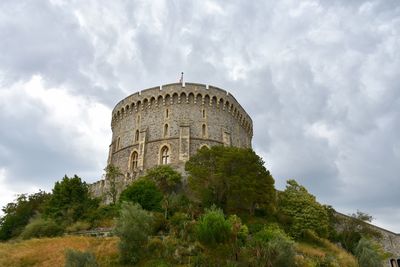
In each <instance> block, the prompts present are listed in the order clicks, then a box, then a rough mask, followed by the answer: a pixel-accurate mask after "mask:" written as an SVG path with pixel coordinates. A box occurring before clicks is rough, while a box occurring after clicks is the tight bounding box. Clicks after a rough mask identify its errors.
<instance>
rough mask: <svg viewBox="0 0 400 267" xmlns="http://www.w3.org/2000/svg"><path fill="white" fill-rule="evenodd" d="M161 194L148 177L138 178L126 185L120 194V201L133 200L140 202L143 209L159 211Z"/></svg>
mask: <svg viewBox="0 0 400 267" xmlns="http://www.w3.org/2000/svg"><path fill="white" fill-rule="evenodd" d="M162 199H163V194H162V193H161V191H160V190H159V189H158V188H157V186H156V184H155V183H154V182H153V181H151V180H148V179H144V178H142V179H139V180H137V181H135V182H133V183H132V184H131V185H130V186H128V187H127V188H126V189H125V190H124V191H123V192H122V193H121V196H120V201H121V202H123V201H126V202H134V203H138V204H140V205H141V206H142V207H143V209H145V210H151V211H161V210H162V209H161V200H162Z"/></svg>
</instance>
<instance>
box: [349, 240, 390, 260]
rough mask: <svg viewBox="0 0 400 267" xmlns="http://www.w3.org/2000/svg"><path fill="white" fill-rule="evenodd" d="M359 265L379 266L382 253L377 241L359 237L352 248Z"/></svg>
mask: <svg viewBox="0 0 400 267" xmlns="http://www.w3.org/2000/svg"><path fill="white" fill-rule="evenodd" d="M354 254H355V256H356V257H357V260H358V264H359V265H360V267H381V266H383V265H382V262H383V253H382V252H381V249H380V247H379V245H378V244H377V243H375V242H374V241H372V240H369V239H367V238H364V237H363V238H361V239H360V241H358V244H357V246H356V247H355V249H354Z"/></svg>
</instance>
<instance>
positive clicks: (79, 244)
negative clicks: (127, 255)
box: [0, 236, 118, 267]
mask: <svg viewBox="0 0 400 267" xmlns="http://www.w3.org/2000/svg"><path fill="white" fill-rule="evenodd" d="M117 243H118V238H116V237H107V238H95V237H83V236H66V237H57V238H41V239H30V240H26V241H19V242H7V243H0V266H21V267H23V266H49V267H54V266H64V264H65V251H66V250H67V249H68V248H70V249H75V250H80V251H90V252H93V253H94V254H95V255H96V259H97V261H98V262H99V264H100V266H112V265H115V262H116V261H117V258H118V247H117Z"/></svg>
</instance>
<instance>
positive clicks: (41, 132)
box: [0, 0, 400, 233]
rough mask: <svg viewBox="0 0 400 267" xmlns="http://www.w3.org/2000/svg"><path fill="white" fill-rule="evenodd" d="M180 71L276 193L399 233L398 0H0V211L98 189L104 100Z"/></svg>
mask: <svg viewBox="0 0 400 267" xmlns="http://www.w3.org/2000/svg"><path fill="white" fill-rule="evenodd" d="M182 71H183V72H184V73H185V75H184V80H185V81H186V82H196V83H204V84H210V85H214V86H218V87H220V88H224V89H226V90H228V91H229V92H231V93H232V94H233V95H234V96H235V98H236V99H237V100H238V101H239V103H241V105H242V106H243V107H244V108H245V110H246V111H247V112H248V114H249V115H250V116H251V117H252V118H253V128H254V136H253V148H254V150H255V151H256V153H257V154H259V155H260V156H262V157H263V159H264V161H265V166H266V167H267V169H269V170H270V171H271V173H272V175H273V176H274V178H275V185H276V188H277V189H280V190H282V189H284V188H285V184H286V180H288V179H295V180H297V181H298V182H299V183H301V184H302V185H304V186H305V187H306V188H307V189H308V190H309V192H310V193H312V194H313V195H315V196H316V197H317V200H318V201H319V202H321V203H324V204H329V205H332V206H333V207H334V208H335V209H336V210H338V211H340V212H342V213H345V214H349V213H355V212H356V211H357V210H360V211H363V212H367V213H368V214H370V215H372V216H373V218H374V221H373V222H374V223H375V224H376V225H379V226H381V227H384V228H387V229H388V230H391V231H394V232H397V233H400V223H399V222H400V206H399V203H400V201H399V198H398V196H399V191H400V175H399V173H400V2H399V1H398V0H382V1H378V0H373V1H361V0H353V1H348V0H320V1H317V0H304V1H303V0H302V1H298V0H280V1H272V0H271V1H269V0H264V1H247V0H233V1H211V0H204V1H186V0H182V1H178V0H165V1H162V0H153V1H144V0H143V1H141V0H129V1H128V0H115V1H95V0H92V1H91V0H87V1H78V0H75V1H74V0H71V1H63V0H48V1H45V0H37V1H28V0H20V1H14V0H2V1H0V206H4V205H6V203H8V202H11V201H12V200H13V199H15V197H16V195H17V194H21V193H33V192H37V191H38V190H39V189H42V190H46V191H50V190H51V188H52V187H53V185H54V183H55V182H56V181H58V180H60V179H62V177H63V176H64V175H65V174H66V175H68V176H72V175H74V174H77V175H79V176H80V177H82V178H83V179H84V180H85V181H87V182H88V183H91V182H94V181H96V180H99V179H100V178H101V177H102V174H103V169H104V167H105V165H106V159H107V153H108V145H109V144H110V142H111V127H110V123H111V110H112V108H113V107H114V105H115V104H116V103H117V102H118V101H119V100H121V99H122V98H124V97H126V96H128V95H130V94H132V93H134V92H136V91H138V90H142V89H146V88H150V87H153V86H158V85H161V84H167V83H173V82H178V80H179V78H180V73H181V72H182Z"/></svg>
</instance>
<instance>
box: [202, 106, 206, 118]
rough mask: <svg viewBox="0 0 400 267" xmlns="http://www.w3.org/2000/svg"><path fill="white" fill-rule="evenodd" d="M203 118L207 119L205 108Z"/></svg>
mask: <svg viewBox="0 0 400 267" xmlns="http://www.w3.org/2000/svg"><path fill="white" fill-rule="evenodd" d="M202 112H203V118H205V117H206V110H205V109H204V108H203V111H202Z"/></svg>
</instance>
